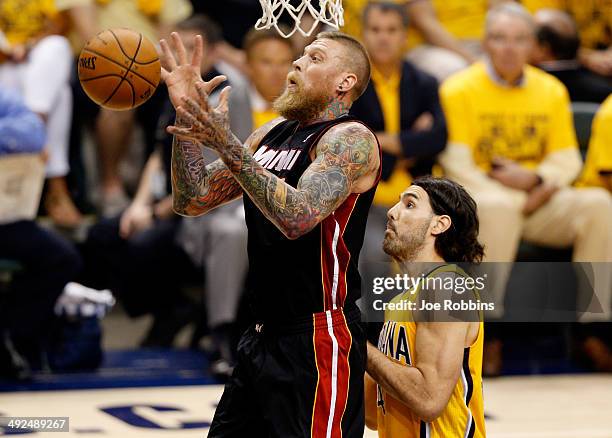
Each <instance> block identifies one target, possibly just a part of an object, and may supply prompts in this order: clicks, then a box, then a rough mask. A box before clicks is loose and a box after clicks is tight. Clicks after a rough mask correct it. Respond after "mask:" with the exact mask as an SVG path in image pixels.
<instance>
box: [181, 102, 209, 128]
mask: <svg viewBox="0 0 612 438" xmlns="http://www.w3.org/2000/svg"><path fill="white" fill-rule="evenodd" d="M176 114H177V115H178V116H179V117H180V118H181V119H182V120H183V121H184V122H185V123H186V124H189V125H191V130H192V132H193V130H194V129H195V130H200V131H201V130H203V129H204V125H203V124H202V123H201V122H200V121H199V120H198V119H197V118H196V117H195V116H194V115H193V114H192V113H191V112H189V111H187V110H186V109H185V108H183V107H182V106H179V107H178V108H177V109H176Z"/></svg>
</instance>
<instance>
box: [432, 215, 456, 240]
mask: <svg viewBox="0 0 612 438" xmlns="http://www.w3.org/2000/svg"><path fill="white" fill-rule="evenodd" d="M452 223H453V222H452V220H451V218H450V216H449V215H447V214H443V215H441V216H434V223H433V227H432V228H431V233H432V234H433V235H434V236H439V235H440V234H442V233H444V232H445V231H446V230H448V229H449V228H450V226H451V225H452Z"/></svg>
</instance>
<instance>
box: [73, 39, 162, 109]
mask: <svg viewBox="0 0 612 438" xmlns="http://www.w3.org/2000/svg"><path fill="white" fill-rule="evenodd" d="M78 72H79V81H80V82H81V86H82V87H83V90H85V93H86V94H87V95H88V96H89V97H90V98H91V100H93V101H94V102H96V103H97V104H98V105H100V106H102V107H104V108H108V109H112V110H129V109H132V108H135V107H137V106H139V105H141V104H143V103H144V102H146V101H147V99H149V98H150V97H151V96H152V95H153V93H154V91H155V89H156V88H157V85H158V84H159V78H160V74H161V65H160V62H159V56H158V54H157V50H156V49H155V46H154V45H153V43H152V42H151V41H149V40H148V39H147V38H145V37H144V36H143V35H142V34H141V33H139V32H136V31H133V30H131V29H123V28H117V29H107V30H105V31H102V32H100V33H99V34H97V35H96V36H94V37H93V38H91V39H90V40H89V41H88V42H87V44H86V45H85V47H83V50H81V54H80V55H79V62H78Z"/></svg>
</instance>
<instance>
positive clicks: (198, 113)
mask: <svg viewBox="0 0 612 438" xmlns="http://www.w3.org/2000/svg"><path fill="white" fill-rule="evenodd" d="M183 102H184V103H185V106H186V109H187V110H188V111H189V112H190V113H191V114H192V115H193V116H194V117H195V118H197V119H198V120H200V121H206V120H208V116H207V114H206V111H205V110H204V109H203V108H202V105H199V104H198V103H197V102H196V101H195V100H193V99H192V98H191V97H187V96H183Z"/></svg>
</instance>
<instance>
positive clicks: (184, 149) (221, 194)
mask: <svg viewBox="0 0 612 438" xmlns="http://www.w3.org/2000/svg"><path fill="white" fill-rule="evenodd" d="M178 123H180V121H179V120H177V124H178ZM202 152H203V150H202V146H201V145H200V144H198V143H195V142H192V141H187V140H181V139H179V138H177V136H174V139H173V143H172V166H171V167H172V198H173V208H174V211H175V212H176V213H178V214H181V215H184V216H197V215H200V214H204V213H206V212H207V211H209V210H212V209H213V208H215V207H218V206H220V205H222V204H224V203H226V202H229V201H231V200H233V199H236V198H238V197H240V195H241V194H242V188H241V187H240V184H238V182H237V181H236V180H235V178H234V176H233V175H232V173H231V172H230V171H229V170H228V168H227V167H226V166H225V164H223V161H221V160H216V161H214V162H212V163H210V164H209V165H208V166H206V165H205V163H204V156H203V153H202Z"/></svg>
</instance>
